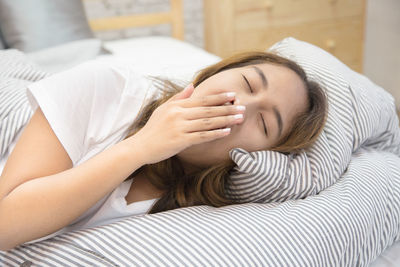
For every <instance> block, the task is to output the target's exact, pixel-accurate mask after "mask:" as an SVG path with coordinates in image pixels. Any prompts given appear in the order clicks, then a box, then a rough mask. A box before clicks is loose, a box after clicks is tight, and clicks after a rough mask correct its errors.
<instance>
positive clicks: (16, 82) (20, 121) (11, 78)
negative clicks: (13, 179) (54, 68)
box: [0, 49, 47, 158]
mask: <svg viewBox="0 0 400 267" xmlns="http://www.w3.org/2000/svg"><path fill="white" fill-rule="evenodd" d="M45 76H47V73H45V72H43V71H41V70H39V69H38V67H37V66H36V65H35V64H33V63H32V62H31V61H29V60H27V58H26V56H25V55H24V54H23V53H22V52H20V51H18V50H15V49H8V50H4V51H0V158H1V157H2V156H3V155H5V154H6V152H7V148H8V146H9V144H10V143H11V142H12V141H13V138H14V137H15V135H16V134H17V133H18V131H19V130H20V129H21V128H22V127H23V126H24V125H25V124H26V123H27V122H28V120H29V118H30V117H31V116H32V110H31V107H30V105H29V102H28V99H27V97H26V95H25V91H26V89H25V86H26V85H28V84H30V83H32V82H34V81H38V80H40V79H42V78H44V77H45Z"/></svg>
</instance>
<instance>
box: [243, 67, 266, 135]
mask: <svg viewBox="0 0 400 267" xmlns="http://www.w3.org/2000/svg"><path fill="white" fill-rule="evenodd" d="M242 76H243V79H244V80H245V81H246V83H247V85H248V86H247V87H248V88H249V90H250V92H251V93H254V92H253V89H251V85H250V83H249V81H248V80H247V79H246V77H245V76H244V75H243V74H242ZM260 117H261V123H262V125H263V129H264V133H265V134H266V135H267V136H268V131H267V128H266V127H265V126H264V125H265V124H264V120H263V117H262V115H261V113H260Z"/></svg>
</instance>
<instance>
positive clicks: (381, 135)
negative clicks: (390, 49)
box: [226, 38, 400, 203]
mask: <svg viewBox="0 0 400 267" xmlns="http://www.w3.org/2000/svg"><path fill="white" fill-rule="evenodd" d="M269 51H270V52H274V53H276V54H278V55H280V56H282V57H285V58H288V59H291V60H294V61H295V62H297V63H298V64H299V65H300V66H302V67H303V69H304V70H305V72H306V73H307V75H308V77H309V78H310V79H311V80H315V81H316V82H318V83H319V84H321V85H322V87H323V88H324V90H325V92H326V94H327V97H328V119H327V122H326V126H325V127H324V129H323V131H322V133H321V135H320V136H319V138H318V140H317V141H316V143H315V144H314V145H313V146H312V147H311V148H310V149H307V150H304V151H302V152H300V153H298V154H290V155H285V154H282V153H279V152H274V151H256V152H251V153H249V152H248V151H246V150H244V149H242V148H235V149H232V150H231V151H230V152H229V154H230V157H231V158H232V160H233V161H234V162H235V163H236V164H237V166H236V167H235V168H234V170H233V172H232V173H231V179H228V183H227V185H226V192H227V195H228V197H230V198H232V199H236V200H237V201H239V202H261V203H264V202H274V201H277V202H282V201H285V200H288V199H299V198H304V197H306V196H309V195H315V194H317V193H319V192H320V191H321V190H323V189H325V188H327V187H329V186H331V185H332V184H333V183H335V182H336V180H337V179H338V178H339V177H341V175H342V174H343V173H344V172H345V170H346V168H347V166H348V164H349V162H350V158H351V155H352V153H353V152H355V151H356V150H357V149H359V148H360V147H370V148H374V149H376V150H382V151H388V152H392V153H395V154H397V155H400V130H399V121H398V117H397V115H396V109H395V103H394V98H393V97H392V96H391V95H390V94H389V93H388V92H386V91H385V90H384V89H382V88H381V87H379V86H377V85H376V84H374V83H373V82H371V81H370V80H369V79H368V78H366V77H365V76H363V75H361V74H359V73H357V72H355V71H353V70H351V69H350V68H348V67H347V66H346V65H345V64H343V63H342V62H340V61H339V60H338V59H337V58H335V57H334V56H333V55H331V54H329V53H328V52H326V51H324V50H322V49H321V48H318V47H316V46H314V45H312V44H309V43H306V42H303V41H300V40H296V39H294V38H286V39H284V40H282V41H281V42H279V43H277V44H275V45H273V46H272V47H271V48H270V49H269Z"/></svg>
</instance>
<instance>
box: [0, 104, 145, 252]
mask: <svg viewBox="0 0 400 267" xmlns="http://www.w3.org/2000/svg"><path fill="white" fill-rule="evenodd" d="M135 142H136V139H135V137H134V136H132V137H130V138H128V139H125V140H123V141H121V142H119V143H117V144H116V145H114V146H112V147H110V148H108V149H106V150H104V151H103V152H101V153H99V154H97V155H96V156H94V157H93V158H91V159H89V160H88V161H86V162H84V163H82V164H81V165H79V166H77V167H74V168H72V162H71V159H70V158H69V156H68V154H67V153H66V151H65V150H64V148H63V146H62V145H61V143H60V142H59V141H58V139H57V137H56V136H55V134H54V133H53V131H52V129H51V127H50V125H49V124H48V122H47V120H46V118H45V117H44V115H43V113H42V112H41V110H40V109H39V108H38V109H37V111H36V112H35V114H34V115H33V116H32V119H31V120H30V122H29V123H28V125H27V126H26V128H25V129H24V132H23V133H22V134H21V136H20V139H19V140H18V143H17V144H16V146H15V148H14V150H13V152H12V154H11V155H10V157H9V159H8V161H7V164H6V166H5V168H4V171H3V174H2V176H1V177H0V218H1V220H0V249H1V250H7V249H11V248H13V247H15V246H17V245H19V244H22V243H24V242H27V241H30V240H34V239H36V238H40V237H43V236H45V235H48V234H51V233H53V232H55V231H57V230H59V229H61V228H63V227H65V226H67V225H68V224H69V223H71V222H72V221H73V220H75V219H76V218H78V217H79V216H80V215H81V214H83V213H84V212H85V211H86V210H88V209H89V208H90V207H91V206H93V205H94V204H95V203H96V202H97V201H99V200H100V199H101V198H102V197H103V196H104V195H106V194H107V193H109V192H111V191H112V190H113V189H114V188H116V187H117V186H118V185H119V184H120V183H122V182H123V181H124V180H125V179H126V177H128V176H129V175H130V174H131V173H132V172H134V171H135V170H136V169H138V168H139V167H141V166H142V165H143V163H141V162H140V160H139V157H137V155H141V156H143V153H145V151H141V150H140V149H139V147H138V146H136V143H135ZM88 189H89V190H88Z"/></svg>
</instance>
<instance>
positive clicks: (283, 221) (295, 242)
mask: <svg viewBox="0 0 400 267" xmlns="http://www.w3.org/2000/svg"><path fill="white" fill-rule="evenodd" d="M399 166H400V158H399V157H397V156H395V155H393V154H391V153H387V152H378V151H376V150H372V149H369V150H364V149H360V150H358V151H357V152H356V153H355V154H354V155H353V156H352V159H351V161H350V164H349V166H348V170H347V172H346V173H345V174H344V175H343V176H342V177H341V179H339V180H338V181H337V182H336V183H335V184H334V185H332V186H331V187H329V188H327V189H326V190H324V191H322V192H321V193H320V194H318V195H315V196H309V197H307V198H305V199H299V200H289V201H286V202H284V203H277V202H275V203H265V204H261V203H247V204H240V205H231V206H226V207H222V208H213V207H210V206H196V207H189V208H182V209H176V210H172V211H168V212H162V213H157V214H151V215H145V216H141V217H132V218H128V219H124V220H121V221H119V222H116V223H113V224H109V225H106V226H101V227H96V228H92V229H86V230H80V231H76V232H70V233H66V234H62V235H60V236H57V237H55V238H52V239H49V240H45V241H41V242H38V243H33V244H31V245H28V246H20V247H18V248H16V249H14V250H11V251H9V252H7V253H2V254H0V261H3V263H4V264H5V265H6V266H20V264H22V263H23V262H31V263H33V266H296V267H297V266H317V267H320V266H368V263H370V262H371V261H372V260H374V259H375V258H376V257H377V256H378V255H379V254H380V253H381V252H382V251H383V250H384V249H385V248H387V247H388V246H390V245H391V244H392V243H393V242H395V241H398V240H399V239H400V237H399V224H400V179H399V178H400V167H399Z"/></svg>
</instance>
